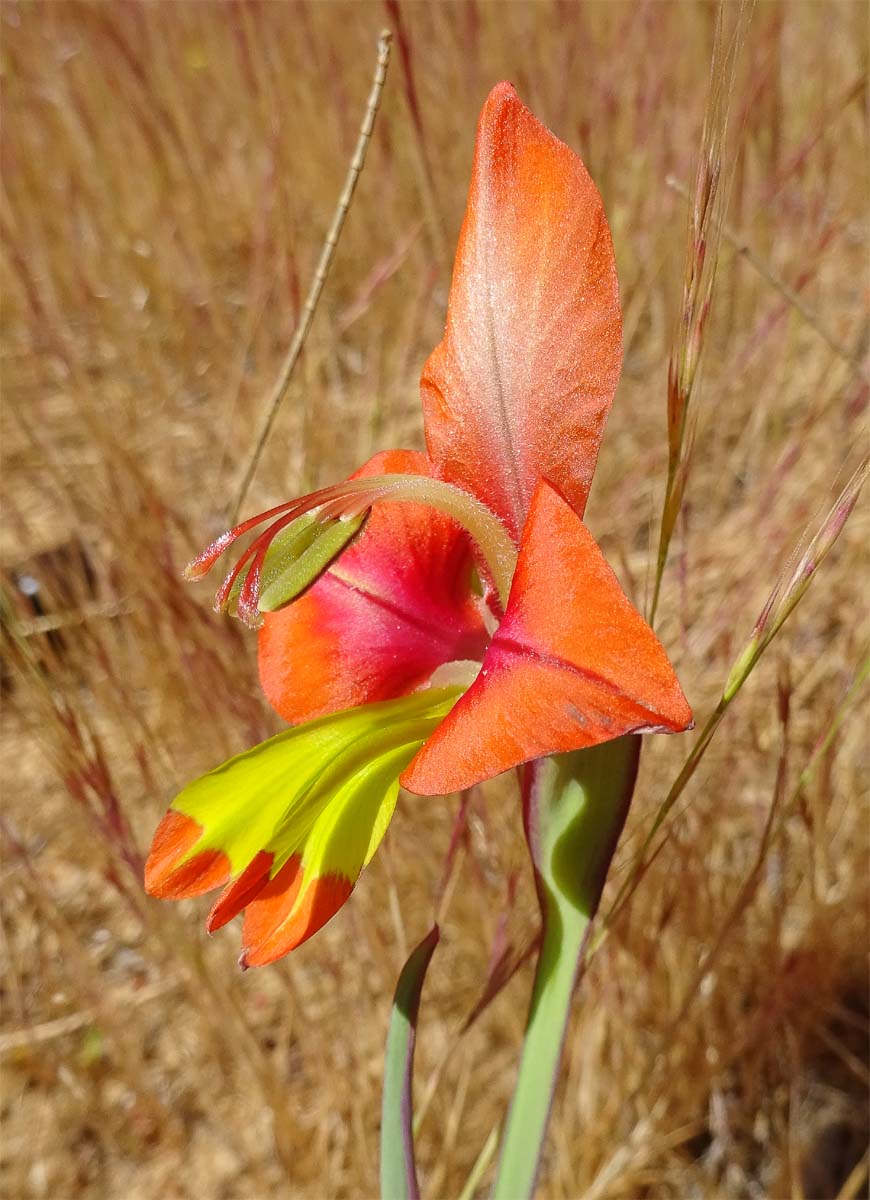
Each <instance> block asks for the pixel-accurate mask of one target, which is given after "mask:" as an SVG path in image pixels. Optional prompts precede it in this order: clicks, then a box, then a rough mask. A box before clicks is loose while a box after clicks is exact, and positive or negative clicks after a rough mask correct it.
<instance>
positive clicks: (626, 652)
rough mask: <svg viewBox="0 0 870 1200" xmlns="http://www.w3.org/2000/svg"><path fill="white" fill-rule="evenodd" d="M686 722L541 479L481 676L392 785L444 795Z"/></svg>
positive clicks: (621, 603)
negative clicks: (528, 765) (521, 767)
mask: <svg viewBox="0 0 870 1200" xmlns="http://www.w3.org/2000/svg"><path fill="white" fill-rule="evenodd" d="M691 722H692V713H691V709H690V708H689V705H688V704H687V702H686V698H685V696H684V695H683V693H682V690H681V688H680V685H679V683H678V682H677V678H676V676H675V674H674V671H673V668H672V666H671V664H670V662H669V661H668V658H667V655H666V654H665V651H664V649H663V647H662V645H661V643H660V642H659V640H658V638H657V637H656V636H655V634H654V633H653V631H652V630H651V629H650V627H649V626H648V625H647V623H646V621H644V619H643V617H642V616H641V615H640V613H639V612H637V610H636V609H635V608H634V607H633V606H632V604H631V603H630V601H629V600H628V599H627V597H626V596H625V594H624V592H623V591H622V589H621V588H620V586H619V583H618V581H617V579H616V576H615V575H614V574H613V572H612V571H611V569H610V567H609V566H608V565H607V563H606V561H605V559H604V557H603V555H602V553H601V551H600V550H599V548H598V546H597V544H596V542H595V540H594V538H593V537H592V535H591V534H590V533H589V531H588V530H587V529H586V527H585V526H584V524H583V522H582V521H581V520H580V518H579V517H578V516H577V514H576V513H575V512H574V511H573V509H572V508H571V506H570V505H569V504H568V503H566V501H565V500H564V499H563V498H562V497H561V496H560V495H559V494H558V492H556V491H555V489H554V488H552V487H550V485H549V484H548V483H546V482H543V481H542V483H541V484H540V485H539V487H538V490H537V491H536V493H535V496H534V498H533V501H532V506H531V511H530V513H529V519H528V522H527V525H526V528H525V530H524V532H523V540H522V543H521V545H520V554H519V560H518V563H517V569H516V574H515V575H514V581H513V586H512V588H511V594H510V599H509V601H508V607H507V612H506V614H505V618H504V620H503V621H502V623H501V625H500V626H499V628H498V630H497V631H496V634H495V636H494V638H493V640H492V643H491V644H490V647H489V650H488V651H487V653H486V657H485V658H484V660H483V666H482V668H481V671H480V674H479V675H478V677H477V679H476V680H475V682H474V683H473V684H472V686H471V687H470V688H469V690H468V691H467V692H466V694H465V695H464V696H463V697H462V698H461V699H460V700H459V702H458V703H457V704H456V706H455V707H454V708H453V710H452V711H451V713H450V714H449V715H448V716H447V717H446V719H445V720H444V721H443V722H442V724H441V725H439V726H438V728H437V729H436V730H435V732H434V733H433V734H432V736H431V737H430V738H429V740H428V741H427V742H426V744H425V745H424V746H423V748H422V749H421V750H420V751H419V753H418V754H417V756H416V757H415V758H414V760H413V762H412V763H411V764H410V766H409V767H408V769H407V770H406V771H405V772H404V774H403V775H402V777H401V782H402V784H403V785H404V786H405V787H406V788H408V789H409V790H410V791H412V792H417V793H420V794H422V795H443V794H446V793H448V792H455V791H459V790H460V789H462V788H466V787H469V786H471V784H473V783H478V782H480V781H481V780H483V779H489V778H491V777H492V776H493V775H498V774H500V773H501V772H502V771H506V770H508V769H509V768H510V767H514V766H517V765H518V764H519V763H522V762H527V761H528V760H530V759H533V758H540V757H542V756H544V755H548V754H557V753H562V752H564V751H568V750H578V749H580V748H582V747H584V746H594V745H596V744H597V743H599V742H606V741H609V740H610V739H612V738H616V737H620V736H622V734H625V733H643V732H653V731H658V732H666V733H676V732H679V731H680V730H683V729H687V728H689V727H690V725H691Z"/></svg>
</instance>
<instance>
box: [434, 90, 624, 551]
mask: <svg viewBox="0 0 870 1200" xmlns="http://www.w3.org/2000/svg"><path fill="white" fill-rule="evenodd" d="M621 363H622V318H621V315H620V310H619V297H618V290H617V280H616V265H615V262H614V257H613V246H612V244H611V240H610V230H609V228H608V225H607V220H606V218H605V215H604V209H603V207H602V203H601V197H600V196H599V194H598V190H597V188H596V187H595V184H594V183H593V182H592V180H591V179H590V177H589V174H588V172H587V171H586V168H585V167H584V165H583V163H582V162H581V161H580V159H579V158H578V157H577V155H576V154H574V152H573V151H572V150H569V148H568V147H567V146H566V145H564V144H563V143H562V142H560V141H559V140H558V139H557V138H555V137H554V136H553V135H552V134H551V133H550V132H549V130H547V129H546V128H545V127H544V126H543V125H542V124H541V123H540V122H539V121H537V120H536V119H535V117H533V116H532V114H531V113H530V112H529V111H528V109H527V108H526V107H525V106H524V105H523V104H522V102H521V101H520V99H519V97H518V96H517V94H516V92H515V91H514V89H513V87H512V86H511V85H510V84H508V83H501V84H499V85H498V86H497V87H496V88H494V89H493V91H492V92H491V93H490V95H489V99H488V100H487V102H486V104H485V105H484V108H483V112H482V113H481V117H480V123H479V125H478V130H477V145H476V148H475V153H474V167H473V170H472V176H471V188H470V191H469V194H468V207H467V209H466V212H465V220H464V222H463V225H462V231H461V233H460V236H459V247H458V249H457V253H456V263H455V266H454V269H453V285H452V287H451V289H450V300H449V304H448V309H447V329H446V332H445V335H444V340H443V341H442V342H441V344H440V345H439V346H438V347H437V348H436V349H435V351H434V352H433V353H432V355H431V356H430V358H429V360H428V362H427V363H426V366H425V367H424V369H423V376H422V380H421V388H422V394H423V409H424V416H425V422H426V441H427V445H428V447H429V454H430V457H431V458H432V460H433V462H434V463H435V466H436V468H437V469H438V472H439V474H440V475H441V476H442V477H443V478H444V479H447V480H449V481H451V482H453V483H458V484H459V485H460V486H462V487H464V488H466V489H467V490H468V491H471V492H473V493H474V494H475V495H476V496H478V497H479V498H480V499H481V500H482V501H483V502H484V503H485V504H487V505H488V506H489V507H490V508H491V509H492V510H493V511H494V512H495V513H497V514H498V515H499V516H500V517H501V518H502V520H503V521H504V522H505V523H506V525H507V526H508V528H509V529H510V530H511V532H512V533H513V535H514V538H515V540H517V541H518V540H519V535H520V531H521V530H522V527H523V524H524V521H525V516H526V512H527V510H528V505H529V502H530V501H531V498H532V493H533V492H534V490H535V487H536V485H537V482H538V479H540V478H542V477H546V478H547V479H549V480H551V481H552V482H553V483H554V484H555V485H556V486H557V487H558V488H559V489H560V490H561V491H562V493H563V494H564V495H565V496H566V498H567V499H568V500H569V501H570V502H571V504H572V505H573V506H574V508H575V509H576V510H577V511H578V512H579V513H580V514H581V516H582V514H583V510H584V508H585V505H586V497H587V495H588V493H589V488H590V485H591V483H592V473H593V471H594V469H595V461H596V459H597V457H598V444H599V442H600V440H601V434H602V430H603V428H604V422H605V419H606V417H607V413H608V410H609V408H610V403H611V400H612V399H613V393H614V391H615V390H616V384H617V380H618V379H619V371H620V367H621Z"/></svg>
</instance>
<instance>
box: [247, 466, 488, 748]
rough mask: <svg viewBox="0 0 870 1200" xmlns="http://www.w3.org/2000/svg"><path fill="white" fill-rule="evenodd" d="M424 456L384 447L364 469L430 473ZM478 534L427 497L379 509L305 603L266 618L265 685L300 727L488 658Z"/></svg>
mask: <svg viewBox="0 0 870 1200" xmlns="http://www.w3.org/2000/svg"><path fill="white" fill-rule="evenodd" d="M428 471H429V464H428V462H427V459H426V456H425V455H424V454H419V453H416V452H413V451H410V450H392V451H385V452H384V453H381V454H376V455H375V457H374V458H372V459H371V460H370V461H369V462H368V463H366V465H365V466H364V467H363V468H362V469H361V470H360V471H358V472H357V474H356V476H354V478H357V477H359V476H363V475H383V474H393V473H396V474H403V473H404V474H419V475H425V474H427V473H428ZM472 567H473V556H472V549H471V543H470V540H469V538H468V536H467V534H465V533H464V532H463V530H462V529H461V528H460V527H459V525H457V524H456V522H455V521H453V520H451V518H450V517H447V516H444V514H443V513H440V512H436V511H435V510H434V509H431V508H428V507H426V506H425V505H422V504H376V505H374V508H373V510H372V514H371V516H370V517H369V521H368V524H367V525H366V527H365V529H364V531H363V533H362V534H361V535H360V537H359V538H357V540H356V542H354V544H353V545H352V546H351V547H350V548H349V549H348V550H346V551H345V552H344V554H343V555H342V556H341V558H340V559H339V560H338V562H337V563H336V564H335V565H334V566H333V567H331V568H330V569H329V570H328V571H327V572H326V573H325V574H324V575H323V576H322V577H321V578H320V579H319V580H318V581H317V583H315V584H314V586H313V587H312V588H310V589H309V590H308V591H307V592H306V593H305V594H304V595H303V596H302V597H300V599H298V600H296V601H295V602H294V603H293V604H291V605H289V606H288V607H287V608H284V609H281V610H280V611H279V612H276V613H266V614H265V622H264V624H263V627H262V629H261V630H260V635H259V666H260V681H261V683H262V685H263V690H264V692H265V693H266V696H267V698H268V700H269V701H270V703H271V704H272V705H273V707H274V708H275V709H277V711H278V712H279V713H280V715H281V716H282V717H283V718H284V719H285V721H289V722H290V723H291V724H294V725H295V724H298V723H300V722H302V721H309V720H311V719H312V718H314V717H319V716H323V715H325V714H326V713H330V712H338V711H340V710H341V709H344V708H353V707H355V706H356V705H359V704H368V703H369V702H371V701H374V700H388V699H393V698H395V697H397V696H402V695H406V694H407V693H409V692H412V691H414V690H415V688H417V687H419V686H420V685H421V684H422V683H424V682H425V681H426V680H427V679H428V678H429V676H430V675H431V674H432V672H433V671H434V670H435V669H436V668H437V667H439V666H441V665H442V663H446V662H450V661H452V660H454V659H469V658H476V659H479V658H480V657H482V654H483V650H484V648H485V646H486V640H487V635H486V630H485V627H484V624H483V618H482V615H481V610H480V606H479V604H478V603H477V601H476V599H475V597H474V596H473V594H472V591H471V586H470V581H471V573H472Z"/></svg>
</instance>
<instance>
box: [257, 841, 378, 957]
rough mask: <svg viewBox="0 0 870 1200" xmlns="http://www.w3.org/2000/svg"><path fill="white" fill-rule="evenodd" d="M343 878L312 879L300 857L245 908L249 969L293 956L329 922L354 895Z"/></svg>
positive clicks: (348, 880)
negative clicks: (291, 954)
mask: <svg viewBox="0 0 870 1200" xmlns="http://www.w3.org/2000/svg"><path fill="white" fill-rule="evenodd" d="M353 886H354V885H353V882H352V881H351V880H350V879H345V878H344V877H343V876H342V875H325V876H321V877H315V878H306V873H305V870H304V868H303V867H302V864H301V860H300V858H299V856H298V855H294V857H293V858H291V859H289V861H288V862H286V863H285V864H284V866H283V867H282V868H281V870H280V871H279V872H278V874H277V875H276V876H275V878H274V879H273V880H271V882H270V883H269V884H268V885H267V886H266V887H265V888H264V889H263V890H262V891H261V892H260V893H259V895H258V896H257V898H256V899H255V900H253V901H252V902H251V903H249V904H248V906H247V908H246V909H245V920H244V924H243V926H242V943H243V946H244V949H243V950H242V955H241V958H240V959H239V962H240V963H241V965H242V966H243V967H264V966H266V964H267V963H270V962H274V961H275V959H276V958H281V957H282V955H284V954H289V952H290V951H291V950H295V949H296V947H297V946H300V945H301V944H302V943H303V942H304V941H307V940H308V938H310V937H311V936H312V934H315V933H317V931H318V929H321V928H322V927H323V926H324V925H325V924H326V922H327V921H329V920H330V919H331V918H332V917H334V916H335V914H336V913H337V912H338V910H339V909H340V908H341V907H342V905H343V904H344V903H345V901H346V900H347V899H348V897H349V896H350V894H351V892H352V891H353Z"/></svg>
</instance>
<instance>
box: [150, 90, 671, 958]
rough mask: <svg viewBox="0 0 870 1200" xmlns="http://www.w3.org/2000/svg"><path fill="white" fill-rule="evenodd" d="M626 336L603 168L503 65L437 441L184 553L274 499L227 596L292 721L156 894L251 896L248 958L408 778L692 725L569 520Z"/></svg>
mask: <svg viewBox="0 0 870 1200" xmlns="http://www.w3.org/2000/svg"><path fill="white" fill-rule="evenodd" d="M621 354H622V350H621V316H620V310H619V300H618V292H617V280H616V268H615V262H614V257H613V247H612V243H611V238H610V231H609V228H608V225H607V221H606V219H605V216H604V210H603V206H602V203H601V198H600V196H599V194H598V191H597V190H596V188H595V185H594V184H593V182H592V180H591V179H590V177H589V175H588V173H587V171H586V169H585V167H584V166H583V163H582V162H581V161H580V159H579V158H578V157H577V155H575V154H574V153H573V152H572V151H571V150H569V149H568V147H567V146H565V145H563V143H561V142H560V141H558V140H557V139H556V138H555V137H554V136H553V135H552V134H551V133H550V132H549V131H548V130H547V129H545V127H544V126H543V125H541V124H540V122H538V121H537V120H536V119H535V118H534V117H533V116H532V114H531V113H530V112H529V111H528V110H527V109H526V108H525V107H524V106H523V104H522V103H521V102H520V100H519V98H518V96H517V94H516V92H515V91H514V89H513V87H511V86H510V85H509V84H506V83H503V84H499V85H498V86H497V87H496V88H495V89H494V90H493V91H492V93H491V94H490V96H489V98H488V100H487V102H486V104H485V106H484V109H483V112H482V114H481V117H480V122H479V126H478V133H477V144H476V149H475V156H474V166H473V171H472V178H471V189H470V193H469V199H468V207H467V210H466V215H465V220H464V223H463V226H462V231H461V233H460V237H459V246H458V251H457V256H456V264H455V267H454V274H453V283H452V287H451V291H450V297H449V304H448V315H447V326H446V331H445V335H444V339H443V341H442V342H441V344H440V345H439V346H438V347H437V349H436V350H435V351H434V352H433V354H432V355H431V356H430V358H429V360H428V362H427V363H426V365H425V367H424V369H423V375H422V381H421V387H422V399H423V416H424V423H425V431H426V446H427V453H426V454H422V453H416V452H411V451H405V450H395V451H388V452H386V453H382V454H379V455H376V456H375V458H374V459H372V460H371V462H369V463H367V464H366V465H365V466H364V467H363V468H362V469H361V470H360V471H359V472H358V473H357V475H355V476H354V477H353V478H352V479H350V480H348V481H345V483H343V484H338V485H336V486H335V487H332V488H326V489H323V490H322V491H320V492H316V493H313V494H312V495H311V496H308V497H305V498H303V499H302V500H297V501H292V502H289V503H288V504H286V505H282V506H279V507H278V508H277V509H273V510H271V511H270V512H268V513H264V514H262V516H261V517H256V518H253V519H252V520H250V521H246V522H243V523H242V525H240V526H238V527H237V528H236V529H235V530H232V531H230V532H229V533H228V534H226V535H224V537H223V538H221V539H218V541H217V542H216V543H214V545H213V546H211V547H209V549H208V550H206V551H205V552H204V553H203V554H202V555H201V556H200V557H199V558H198V559H197V560H195V561H194V563H193V564H191V568H190V569H189V573H190V574H191V575H193V576H194V577H197V576H199V575H201V574H204V573H205V571H207V570H208V569H210V567H211V566H212V565H213V563H214V562H215V560H216V559H217V557H218V556H219V555H220V554H221V553H223V551H224V550H226V549H227V548H228V547H229V546H230V545H232V544H233V543H234V542H235V540H236V538H238V537H240V536H242V534H244V533H247V532H248V531H249V530H251V529H254V528H255V527H256V526H257V525H259V524H261V523H263V522H264V521H269V522H270V524H269V525H268V527H267V528H266V530H265V532H264V533H261V534H260V535H259V536H258V537H256V538H255V539H254V541H253V542H252V544H251V546H250V547H249V548H248V550H247V551H246V552H245V554H244V555H243V556H242V558H241V559H240V560H239V562H238V564H237V565H236V567H235V568H234V569H233V571H231V572H230V575H229V576H228V577H227V580H226V582H225V584H224V586H223V587H222V588H221V591H220V592H219V593H218V605H219V607H226V606H227V605H231V604H232V603H233V602H235V603H236V604H237V608H238V613H239V615H240V616H241V617H243V618H244V619H246V620H247V621H248V622H249V623H257V622H259V621H261V620H262V626H261V628H260V632H259V665H260V678H261V682H262V686H263V689H264V691H265V694H266V696H267V697H268V699H269V701H270V702H271V703H272V705H273V706H274V708H275V709H276V710H277V712H278V713H279V714H280V715H281V716H282V717H283V718H284V719H285V720H286V721H287V722H289V723H290V725H291V726H292V728H291V729H289V730H288V731H286V732H284V733H281V734H279V735H278V736H277V737H275V738H272V739H270V740H269V741H267V742H265V743H263V744H262V745H261V746H257V747H255V748H254V749H253V750H249V751H248V752H247V753H245V754H242V755H240V756H238V757H237V758H234V759H231V760H230V761H229V762H228V763H225V764H224V765H223V766H221V767H218V768H217V769H216V770H215V771H212V772H210V773H209V774H208V775H205V776H204V777H203V778H202V779H199V780H197V781H196V782H195V783H193V784H191V785H189V786H188V787H187V788H185V789H184V791H182V792H181V794H180V795H179V796H178V798H177V799H176V801H175V802H174V804H173V805H172V808H171V809H170V811H169V813H168V814H167V815H166V817H165V818H164V820H163V822H162V824H161V825H160V828H159V829H158V831H157V834H156V836H155V839H154V844H153V846H152V850H151V855H150V857H149V860H148V865H147V869H146V886H147V888H148V890H149V891H150V892H151V893H152V894H154V895H157V896H164V897H171V898H178V897H182V896H193V895H198V894H200V893H202V892H205V891H207V890H210V889H211V888H214V887H217V886H221V885H222V886H223V889H224V890H223V891H222V893H221V895H220V897H219V898H218V900H217V903H216V904H215V906H214V908H213V909H212V911H211V915H210V917H209V920H208V927H209V929H210V930H211V929H216V928H218V927H219V926H221V925H223V924H224V923H225V922H226V921H228V920H230V919H231V918H232V917H233V916H235V915H236V914H238V913H239V912H241V911H242V910H244V913H245V917H244V925H243V932H242V937H243V943H244V950H243V954H242V960H241V961H242V963H243V964H244V965H249V966H250V965H260V964H263V963H266V962H271V961H272V960H273V959H275V958H277V957H279V956H280V955H282V954H285V953H287V952H288V951H289V950H292V949H293V948H294V947H296V946H297V945H299V944H300V943H301V942H303V941H304V940H305V939H306V938H308V937H310V936H311V934H313V933H314V932H316V930H317V929H319V928H320V927H321V926H322V925H323V924H324V923H325V922H326V921H327V920H329V919H330V917H332V916H333V914H334V913H335V912H336V911H337V910H338V909H339V908H340V907H341V905H342V904H344V902H345V901H346V900H347V898H348V896H349V895H350V893H351V891H352V889H353V887H354V885H355V883H356V880H357V878H358V876H359V874H360V872H361V870H362V868H363V867H364V866H365V865H366V863H368V861H369V860H370V859H371V856H372V854H373V853H374V851H375V850H376V848H377V846H378V844H379V842H380V839H381V837H382V836H383V834H384V831H385V829H386V826H387V824H388V822H389V820H390V817H391V816H392V812H393V809H394V806H395V803H396V797H397V794H398V789H399V784H400V783H401V785H403V786H404V787H405V788H407V789H408V790H409V791H411V792H414V793H417V794H418V795H444V794H447V793H451V792H454V791H458V790H460V789H462V788H467V787H470V786H471V785H472V784H475V783H479V782H481V781H483V780H486V779H490V778H492V777H494V776H496V775H498V774H500V773H502V772H503V771H507V770H509V769H510V768H512V767H516V766H519V765H520V764H522V763H525V762H529V761H530V760H533V759H536V758H539V757H542V756H545V755H550V754H559V753H563V752H566V751H571V750H576V749H579V748H582V747H588V746H594V745H596V744H598V743H601V742H605V741H608V740H610V739H613V738H617V737H621V736H622V735H624V734H627V733H645V732H654V731H663V732H678V731H681V730H684V729H687V728H688V727H689V726H690V725H691V721H692V715H691V711H690V709H689V706H688V704H687V702H686V699H685V697H684V696H683V693H682V691H681V689H680V686H679V683H678V682H677V679H676V677H675V675H674V672H673V669H672V667H671V665H670V663H669V661H668V658H667V656H666V654H665V651H664V649H663V648H662V646H661V644H660V643H659V641H658V639H657V638H656V636H655V634H654V633H653V631H652V630H651V629H650V628H649V626H648V625H647V624H646V622H645V621H644V619H643V618H642V617H641V615H640V614H639V613H638V612H637V611H636V610H635V609H634V607H633V606H632V605H631V603H630V602H629V600H628V599H627V598H626V596H625V595H624V593H623V591H622V589H621V588H620V586H619V583H618V582H617V580H616V577H615V575H614V574H613V572H612V571H611V569H610V567H609V566H608V565H607V563H606V562H605V560H604V558H603V556H602V554H601V551H600V550H599V548H598V546H597V544H596V542H595V540H594V539H593V537H592V535H591V534H590V533H589V531H588V530H587V528H586V526H585V525H584V523H583V512H584V509H585V506H586V499H587V496H588V494H589V488H590V485H591V482H592V475H593V472H594V468H595V463H596V459H597V457H598V447H599V443H600V440H601V435H602V431H603V428H604V423H605V420H606V417H607V413H608V410H609V408H610V404H611V401H612V398H613V393H614V391H615V388H616V384H617V380H618V377H619V371H620V365H621ZM306 556H307V557H306ZM276 610H277V611H276ZM261 614H262V616H261Z"/></svg>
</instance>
